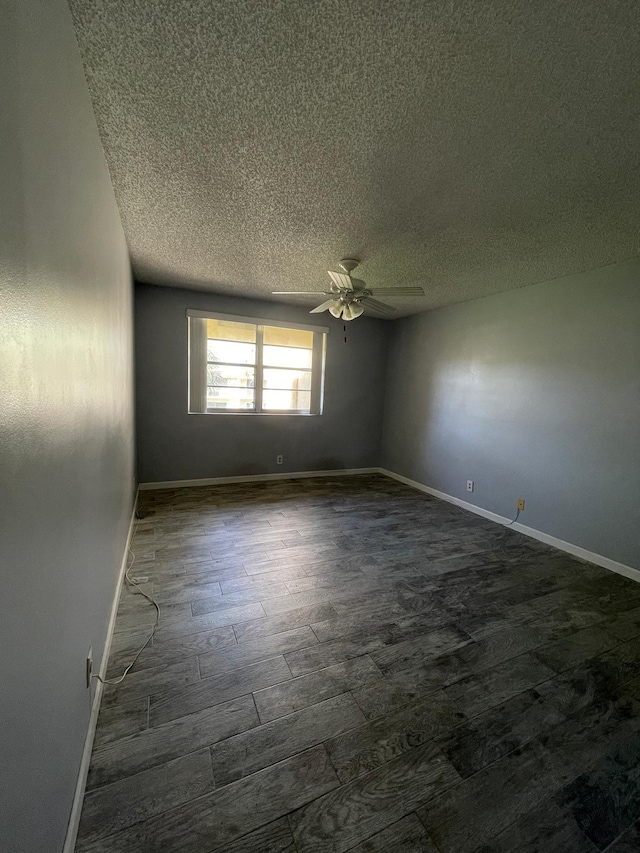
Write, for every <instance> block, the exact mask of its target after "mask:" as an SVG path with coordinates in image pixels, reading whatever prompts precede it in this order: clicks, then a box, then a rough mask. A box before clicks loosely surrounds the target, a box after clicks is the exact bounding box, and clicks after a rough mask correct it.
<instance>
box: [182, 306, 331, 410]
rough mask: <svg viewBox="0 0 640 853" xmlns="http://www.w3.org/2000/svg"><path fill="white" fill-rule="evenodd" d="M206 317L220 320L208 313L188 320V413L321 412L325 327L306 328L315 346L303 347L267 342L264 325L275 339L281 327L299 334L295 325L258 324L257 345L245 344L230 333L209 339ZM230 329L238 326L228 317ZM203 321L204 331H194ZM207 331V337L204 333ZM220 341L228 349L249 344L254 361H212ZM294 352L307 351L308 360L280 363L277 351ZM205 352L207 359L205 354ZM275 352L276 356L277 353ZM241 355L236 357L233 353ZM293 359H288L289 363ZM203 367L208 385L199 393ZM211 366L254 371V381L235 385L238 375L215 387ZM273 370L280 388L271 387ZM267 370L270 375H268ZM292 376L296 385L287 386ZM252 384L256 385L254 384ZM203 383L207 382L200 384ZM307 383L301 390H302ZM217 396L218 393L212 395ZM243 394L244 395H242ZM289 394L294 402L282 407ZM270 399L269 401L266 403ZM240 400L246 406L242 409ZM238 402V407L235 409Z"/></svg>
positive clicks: (252, 378) (250, 379)
mask: <svg viewBox="0 0 640 853" xmlns="http://www.w3.org/2000/svg"><path fill="white" fill-rule="evenodd" d="M207 319H212V320H213V319H218V318H216V317H215V315H208V316H207V317H206V318H205V317H204V316H203V315H198V316H193V315H192V316H189V341H190V346H189V349H190V352H189V372H190V384H189V412H192V413H198V412H201V413H210V414H224V413H228V414H275V415H310V414H320V413H321V411H322V393H323V387H322V386H323V372H324V352H325V337H326V330H324V329H321V330H319V331H315V330H313V331H312V329H311V328H310V327H304V332H305V333H308V334H310V335H311V338H310V344H311V346H309V347H305V346H303V345H300V343H298V344H295V345H294V344H289V343H286V342H285V343H282V342H281V341H277V335H276V336H275V337H276V342H274V343H270V344H265V327H266V328H267V329H269V330H270V339H271V340H272V341H273V340H274V335H273V334H272V331H273V330H274V328H280V329H282V330H283V332H287V331H289V332H299V331H301V330H299V329H296V327H295V326H291V327H287V326H284V325H282V324H279V326H278V327H271V326H269V324H268V323H266V322H265V323H261V322H258V323H254V324H249V325H253V327H254V328H255V343H254V342H250V341H247V340H246V338H245V339H244V340H243V339H241V337H240V335H239V339H238V340H235V339H234V338H233V337H232V336H231V335H230V336H229V337H224V338H223V337H220V338H209V337H208V335H207V326H206V321H207ZM224 319H225V323H226V327H227V329H228V326H229V324H230V323H233V322H234V321H232V320H231V319H230V318H226V317H225V318H224ZM198 322H200V324H201V325H200V327H199V329H196V328H195V324H197V323H198ZM238 323H239V324H240V321H238ZM247 324H248V321H246V320H245V321H244V322H242V324H241V325H242V326H243V327H244V334H246V326H247ZM203 333H204V334H203ZM212 343H217V344H219V345H221V346H224V345H228V344H231V345H239V344H246V345H247V347H253V355H254V359H253V361H244V362H241V361H225V360H223V353H221V354H220V357H219V358H218V357H216V355H215V353H213V355H214V357H213V358H212V357H211V356H212V351H213V347H211V346H210V345H211V344H212ZM265 349H266V350H267V353H268V356H267V357H268V361H266V360H265ZM285 349H286V350H289V351H291V352H293V351H295V350H298V351H299V352H300V353H301V354H302V353H303V352H305V353H308V356H307V357H306V358H304V357H303V358H300V359H299V360H300V361H301V362H302V363H301V364H300V365H299V366H296V365H295V364H294V365H292V364H290V363H289V364H278V361H279V360H281V359H279V358H278V352H277V351H278V350H285ZM202 350H203V352H202V355H203V356H204V358H202V356H201V355H200V352H201V351H202ZM274 351H275V352H274ZM234 354H236V353H234ZM200 358H202V360H201V361H200ZM287 360H289V359H287ZM198 361H199V363H200V364H202V369H203V370H204V377H203V378H204V387H202V388H201V390H198V378H199V377H200V376H201V374H202V369H200V368H198V367H197V363H198ZM210 368H220V369H224V368H232V369H237V371H238V374H240V372H241V371H247V372H248V373H251V374H252V376H251V377H247V380H246V383H242V384H237V382H238V379H236V380H235V382H233V384H229V382H232V381H233V379H234V378H235V377H233V376H231V375H229V373H227V376H226V377H224V376H219V377H218V378H219V380H220V384H217V383H216V381H215V380H216V377H215V376H213V379H214V382H213V384H212V383H211V382H210V381H209V379H210V378H211V373H210ZM268 371H278V374H277V375H276V376H273V377H272V380H271V381H277V382H278V384H277V385H269V384H268V379H269V374H268ZM265 372H267V375H266V376H265ZM287 373H288V374H291V376H292V382H291V384H290V385H289V386H288V387H287V386H286V380H285V379H284V378H283V377H284V376H286V374H287ZM295 374H298V377H297V378H298V382H296V381H295V379H294V375H295ZM252 380H253V384H252V385H251V384H249V382H251V381H252ZM200 385H202V382H201V381H200ZM300 385H302V387H299V386H300ZM225 391H229V392H232V393H231V394H229V397H230V399H228V400H225V399H224V392H225ZM212 392H213V393H212ZM239 392H245V393H244V395H242V396H241V395H240V393H239ZM286 394H288V395H289V399H288V400H286V401H284V402H287V403H288V404H289V407H288V408H279V407H278V405H279V404H281V403H282V402H283V397H284V395H286ZM217 396H220V402H221V403H224V405H219V406H216V405H215V399H216V397H217ZM265 397H266V399H265ZM240 402H242V403H245V405H240ZM234 403H235V404H236V405H237V406H238V407H236V406H234V405H233V404H234Z"/></svg>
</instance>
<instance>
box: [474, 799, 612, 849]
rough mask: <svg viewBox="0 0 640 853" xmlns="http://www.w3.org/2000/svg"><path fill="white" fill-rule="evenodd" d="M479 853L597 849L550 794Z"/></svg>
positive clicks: (484, 846)
mask: <svg viewBox="0 0 640 853" xmlns="http://www.w3.org/2000/svg"><path fill="white" fill-rule="evenodd" d="M481 849H482V853H515V851H517V853H598V848H597V847H596V846H595V845H594V844H592V842H591V841H589V839H588V838H587V837H586V836H585V835H584V833H583V832H582V831H581V830H580V827H579V826H578V825H577V824H576V822H575V820H573V818H572V816H571V815H570V814H567V813H566V811H564V810H563V809H561V808H560V807H559V806H558V805H557V804H556V803H555V801H554V798H553V796H552V797H548V798H547V799H546V800H543V802H542V803H540V805H538V806H536V807H535V808H534V809H533V810H532V811H530V812H527V813H526V814H525V815H523V816H522V817H520V818H518V820H516V821H515V823H512V824H511V826H509V827H508V828H507V829H505V830H504V831H503V832H501V833H500V835H498V836H497V837H496V838H494V839H492V840H491V841H490V842H489V843H488V844H483V845H482V848H481Z"/></svg>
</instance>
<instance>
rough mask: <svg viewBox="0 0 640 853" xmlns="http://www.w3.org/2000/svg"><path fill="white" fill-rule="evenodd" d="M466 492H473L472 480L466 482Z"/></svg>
mask: <svg viewBox="0 0 640 853" xmlns="http://www.w3.org/2000/svg"><path fill="white" fill-rule="evenodd" d="M467 491H468V492H472V491H473V480H467Z"/></svg>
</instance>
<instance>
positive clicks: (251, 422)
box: [136, 285, 389, 483]
mask: <svg viewBox="0 0 640 853" xmlns="http://www.w3.org/2000/svg"><path fill="white" fill-rule="evenodd" d="M187 308H197V309H201V310H211V311H219V312H221V313H224V314H238V315H241V316H245V317H258V318H261V317H265V318H271V319H277V320H290V321H291V322H293V323H305V324H314V323H315V324H317V325H319V326H329V327H330V328H331V332H330V333H329V335H328V338H327V360H326V386H325V401H324V413H323V414H322V415H321V416H318V417H313V416H312V417H302V416H287V415H282V416H278V415H189V414H187V320H186V317H185V310H186V309H187ZM342 328H343V324H342V323H341V322H339V321H338V320H335V319H334V318H333V317H331V315H330V314H328V313H324V314H321V315H314V314H311V315H310V314H309V313H308V312H306V311H305V310H304V309H301V308H295V307H292V306H288V305H274V304H273V303H266V302H258V301H253V300H248V299H240V298H234V297H229V296H213V295H212V294H208V293H203V292H199V291H189V290H177V289H173V288H171V289H170V288H165V287H155V286H152V285H137V286H136V399H137V406H136V410H137V431H138V451H137V453H138V479H139V481H140V482H143V483H144V482H157V481H163V480H187V479H197V478H200V477H227V476H236V475H243V474H264V473H284V472H286V471H312V470H320V469H331V468H360V467H370V466H373V465H378V464H379V454H380V437H381V430H382V409H383V397H384V380H385V365H386V356H387V337H388V328H389V324H388V323H386V322H384V321H382V320H372V319H367V318H365V317H361V318H360V319H358V320H356V321H355V322H352V323H350V324H347V338H348V342H347V343H346V344H345V343H344V340H343V334H342ZM279 453H281V454H282V455H283V456H284V464H283V465H276V456H277V455H278V454H279Z"/></svg>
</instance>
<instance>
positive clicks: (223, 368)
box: [207, 364, 255, 388]
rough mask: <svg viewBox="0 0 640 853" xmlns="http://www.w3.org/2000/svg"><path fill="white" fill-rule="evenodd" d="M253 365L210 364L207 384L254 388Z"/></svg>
mask: <svg viewBox="0 0 640 853" xmlns="http://www.w3.org/2000/svg"><path fill="white" fill-rule="evenodd" d="M254 384H255V382H254V370H253V367H237V366H236V365H229V364H208V365H207V385H235V386H237V387H242V388H253V386H254Z"/></svg>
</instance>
